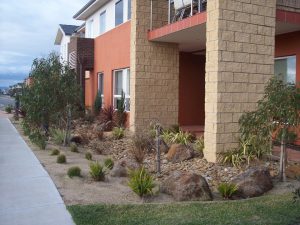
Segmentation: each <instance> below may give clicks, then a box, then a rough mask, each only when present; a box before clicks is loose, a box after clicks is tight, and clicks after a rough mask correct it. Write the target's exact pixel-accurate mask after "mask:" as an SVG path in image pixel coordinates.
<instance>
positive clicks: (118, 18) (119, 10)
mask: <svg viewBox="0 0 300 225" xmlns="http://www.w3.org/2000/svg"><path fill="white" fill-rule="evenodd" d="M115 11H116V12H115V13H116V15H115V21H116V23H115V25H116V26H118V25H120V24H122V23H123V0H121V1H118V2H117V3H116V9H115Z"/></svg>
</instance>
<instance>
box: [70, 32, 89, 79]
mask: <svg viewBox="0 0 300 225" xmlns="http://www.w3.org/2000/svg"><path fill="white" fill-rule="evenodd" d="M68 52H69V57H68V62H69V65H70V66H71V67H72V68H73V69H75V70H76V72H77V73H80V68H82V69H84V71H85V70H93V69H94V39H90V38H82V37H71V40H70V43H69V47H68Z"/></svg>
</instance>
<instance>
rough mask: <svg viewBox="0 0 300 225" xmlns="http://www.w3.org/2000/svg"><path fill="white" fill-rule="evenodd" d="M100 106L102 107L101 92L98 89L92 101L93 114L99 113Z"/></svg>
mask: <svg viewBox="0 0 300 225" xmlns="http://www.w3.org/2000/svg"><path fill="white" fill-rule="evenodd" d="M101 108H102V97H101V92H100V91H98V92H97V95H96V98H95V102H94V114H95V115H96V116H98V115H99V113H100V111H101Z"/></svg>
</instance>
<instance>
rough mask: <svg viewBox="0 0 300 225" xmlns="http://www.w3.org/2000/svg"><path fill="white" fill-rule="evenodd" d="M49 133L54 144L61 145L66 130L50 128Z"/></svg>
mask: <svg viewBox="0 0 300 225" xmlns="http://www.w3.org/2000/svg"><path fill="white" fill-rule="evenodd" d="M50 135H51V137H52V139H53V142H54V143H55V144H57V145H62V144H63V143H64V140H65V136H66V132H65V131H63V130H61V129H51V130H50Z"/></svg>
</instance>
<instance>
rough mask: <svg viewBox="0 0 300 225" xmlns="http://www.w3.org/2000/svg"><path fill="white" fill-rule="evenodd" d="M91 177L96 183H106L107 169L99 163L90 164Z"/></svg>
mask: <svg viewBox="0 0 300 225" xmlns="http://www.w3.org/2000/svg"><path fill="white" fill-rule="evenodd" d="M90 175H91V177H92V178H93V179H94V180H95V181H104V180H105V169H104V167H103V166H102V165H101V164H100V163H99V162H98V161H96V162H94V163H91V164H90Z"/></svg>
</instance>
